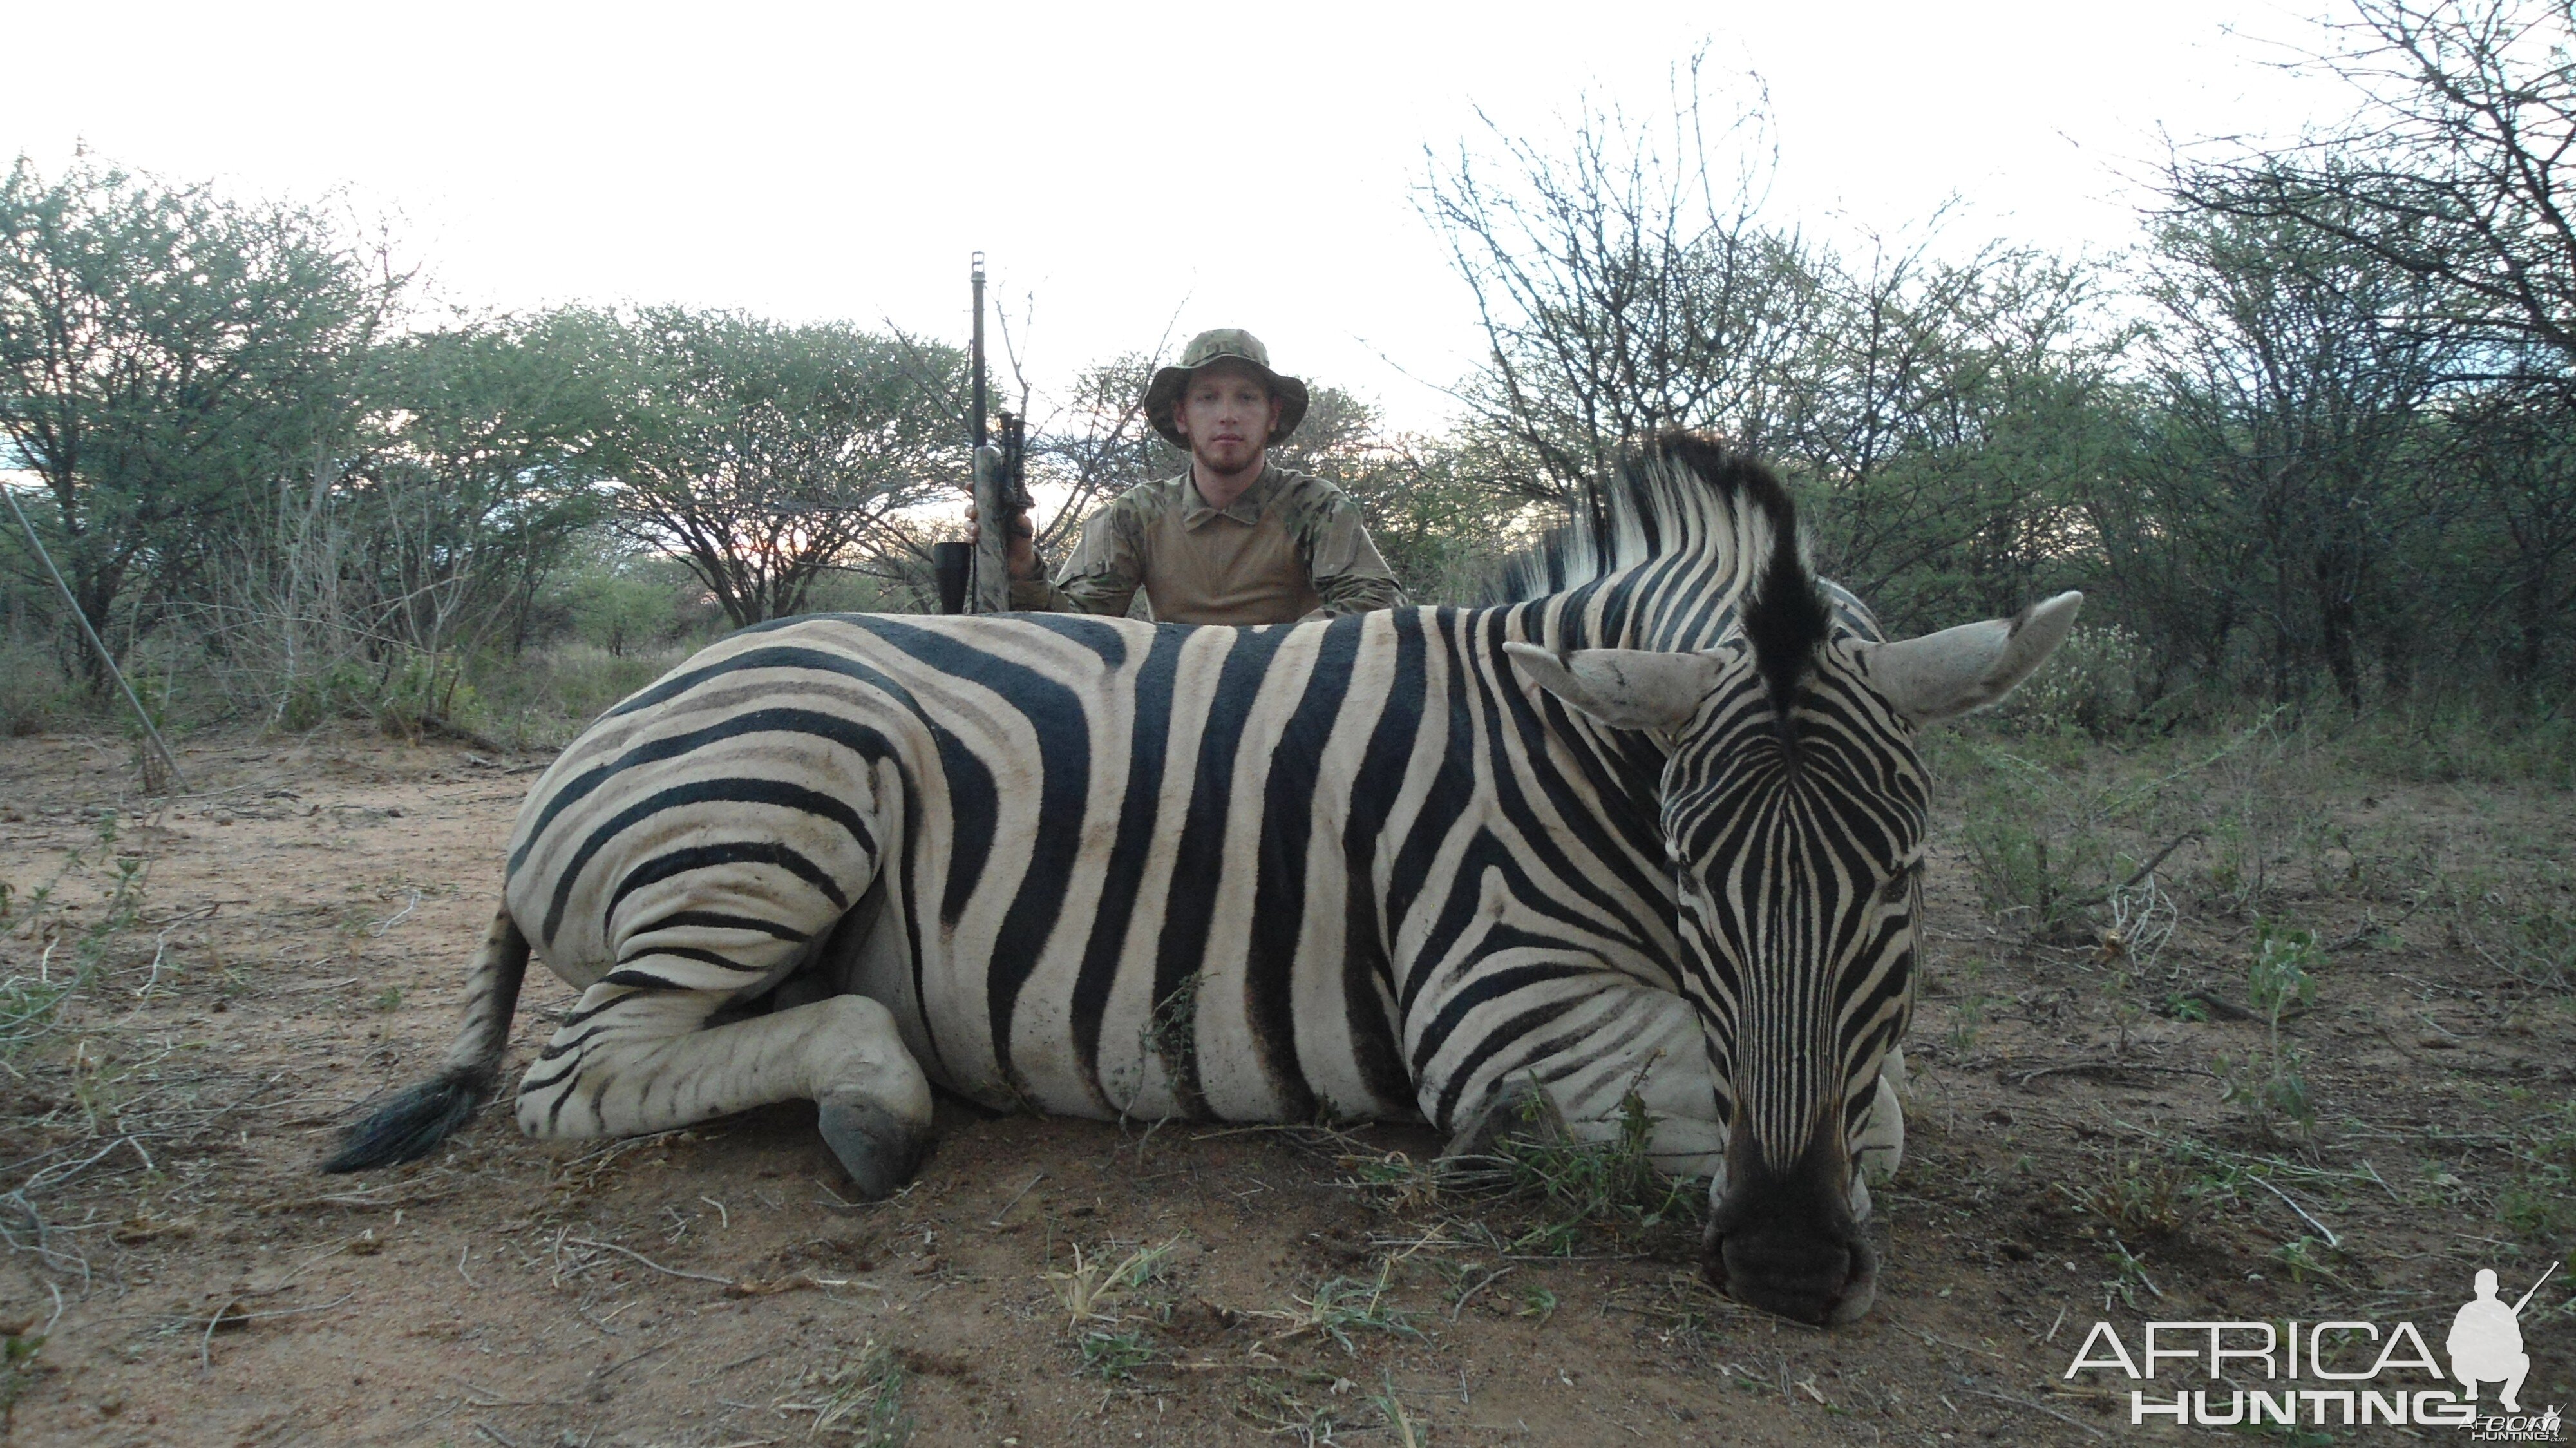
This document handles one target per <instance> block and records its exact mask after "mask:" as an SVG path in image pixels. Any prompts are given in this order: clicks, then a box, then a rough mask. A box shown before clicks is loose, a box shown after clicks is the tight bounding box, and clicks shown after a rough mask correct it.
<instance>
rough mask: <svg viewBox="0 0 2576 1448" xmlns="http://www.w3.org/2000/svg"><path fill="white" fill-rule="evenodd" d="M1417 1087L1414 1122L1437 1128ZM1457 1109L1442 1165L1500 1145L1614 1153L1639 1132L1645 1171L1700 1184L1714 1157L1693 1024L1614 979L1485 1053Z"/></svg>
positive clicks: (1705, 1078) (1685, 1006) (1433, 1103)
mask: <svg viewBox="0 0 2576 1448" xmlns="http://www.w3.org/2000/svg"><path fill="white" fill-rule="evenodd" d="M1426 1084H1427V1089H1426V1090H1425V1091H1424V1093H1423V1097H1424V1100H1423V1108H1424V1114H1425V1115H1426V1116H1431V1117H1432V1118H1433V1119H1434V1120H1437V1119H1438V1116H1437V1107H1438V1100H1439V1092H1440V1083H1439V1082H1438V1081H1437V1080H1431V1081H1428V1082H1427V1083H1426ZM1458 1099H1459V1108H1458V1109H1456V1110H1455V1112H1454V1113H1453V1115H1452V1116H1451V1118H1450V1121H1449V1128H1450V1140H1449V1146H1448V1154H1450V1155H1452V1156H1473V1155H1492V1154H1493V1153H1494V1148H1495V1146H1496V1145H1497V1144H1498V1143H1500V1142H1501V1141H1502V1140H1503V1139H1504V1138H1506V1137H1511V1136H1522V1137H1527V1138H1532V1139H1535V1140H1538V1141H1541V1142H1574V1143H1582V1144H1586V1145H1594V1146H1601V1145H1619V1146H1623V1147H1625V1146H1628V1145H1631V1144H1633V1143H1634V1140H1635V1138H1634V1133H1635V1132H1636V1130H1637V1129H1638V1127H1639V1126H1641V1125H1642V1126H1643V1127H1644V1129H1645V1139H1644V1143H1643V1144H1644V1148H1645V1154H1646V1159H1647V1160H1648V1162H1649V1163H1651V1164H1652V1165H1653V1166H1654V1168H1655V1169H1656V1170H1657V1171H1660V1172H1663V1173H1665V1174H1667V1175H1670V1176H1707V1175H1709V1174H1710V1173H1711V1172H1713V1171H1715V1170H1716V1169H1717V1166H1718V1163H1719V1160H1720V1158H1721V1157H1722V1156H1723V1154H1724V1152H1725V1149H1726V1134H1725V1131H1724V1129H1723V1128H1722V1127H1721V1126H1720V1125H1719V1124H1718V1121H1717V1095H1716V1090H1715V1087H1714V1085H1713V1084H1712V1077H1711V1074H1710V1070H1709V1064H1708V1047H1707V1044H1706V1041H1705V1039H1704V1038H1703V1036H1702V1034H1701V1031H1700V1025H1699V1017H1698V1016H1697V1014H1696V1013H1694V1012H1693V1010H1692V1009H1691V1006H1690V1003H1689V1002H1688V1001H1685V1000H1683V999H1682V998H1681V997H1679V996H1677V995H1674V994H1673V993H1671V992H1670V991H1664V990H1658V989H1655V988H1653V987H1649V986H1641V985H1637V984H1635V983H1633V982H1630V981H1626V980H1617V981H1613V982H1610V983H1606V984H1602V985H1599V986H1597V987H1596V988H1595V989H1594V990H1592V991H1591V992H1589V993H1588V994H1587V996H1586V998H1585V999H1584V1001H1583V1002H1582V1004H1581V1005H1579V1006H1578V1007H1577V1008H1575V1009H1573V1010H1569V1011H1567V1012H1566V1013H1565V1014H1564V1015H1562V1016H1560V1017H1558V1018H1557V1020H1556V1021H1555V1022H1554V1023H1553V1027H1552V1029H1549V1030H1547V1031H1545V1032H1543V1033H1536V1034H1533V1035H1531V1036H1528V1037H1524V1038H1523V1046H1522V1049H1521V1050H1518V1051H1507V1052H1498V1053H1496V1054H1495V1056H1494V1057H1492V1058H1490V1061H1489V1063H1488V1064H1486V1065H1484V1066H1483V1067H1481V1068H1480V1069H1479V1070H1478V1071H1477V1073H1476V1076H1475V1078H1474V1079H1473V1080H1472V1081H1471V1082H1470V1083H1469V1085H1468V1088H1467V1089H1466V1090H1463V1091H1461V1092H1460V1093H1459V1098H1458ZM1471 1103H1472V1104H1471Z"/></svg>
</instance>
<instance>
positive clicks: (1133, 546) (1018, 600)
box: [1011, 500, 1145, 617]
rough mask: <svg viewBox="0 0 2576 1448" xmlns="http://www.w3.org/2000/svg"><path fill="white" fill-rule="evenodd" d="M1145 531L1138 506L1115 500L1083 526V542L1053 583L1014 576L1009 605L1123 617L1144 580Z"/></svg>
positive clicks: (1028, 610) (1025, 608) (1059, 611)
mask: <svg viewBox="0 0 2576 1448" xmlns="http://www.w3.org/2000/svg"><path fill="white" fill-rule="evenodd" d="M1143 543H1144V538H1143V532H1142V530H1141V529H1139V528H1138V527H1137V526H1136V519H1135V517H1134V510H1133V509H1130V508H1122V507H1120V506H1119V505H1118V503H1117V502H1116V501H1114V500H1113V501H1112V502H1111V503H1110V504H1109V506H1107V507H1105V508H1103V509H1101V510H1100V511H1099V512H1097V513H1094V514H1092V515H1091V517H1090V518H1089V519H1088V520H1087V521H1085V522H1084V523H1083V525H1082V541H1081V542H1079V543H1077V544H1075V545H1074V548H1073V556H1072V557H1070V558H1068V559H1066V560H1065V563H1064V568H1063V570H1062V571H1061V572H1059V573H1057V574H1056V576H1055V581H1054V582H1053V583H1049V582H1047V581H1045V580H1044V579H1037V578H1015V579H1013V580H1011V607H1013V608H1015V609H1020V610H1022V611H1025V612H1030V613H1095V614H1108V615H1110V616H1112V617H1124V616H1125V615H1126V613H1127V606H1128V605H1129V604H1130V603H1132V602H1133V601H1134V600H1135V597H1136V590H1137V588H1138V587H1140V586H1142V585H1143V583H1144V581H1145V550H1144V547H1143Z"/></svg>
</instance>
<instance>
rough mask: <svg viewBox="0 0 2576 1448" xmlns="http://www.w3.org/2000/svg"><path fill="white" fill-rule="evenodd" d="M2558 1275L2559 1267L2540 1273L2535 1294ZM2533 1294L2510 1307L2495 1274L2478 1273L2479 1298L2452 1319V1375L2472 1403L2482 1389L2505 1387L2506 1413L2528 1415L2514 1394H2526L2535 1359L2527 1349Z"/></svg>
mask: <svg viewBox="0 0 2576 1448" xmlns="http://www.w3.org/2000/svg"><path fill="white" fill-rule="evenodd" d="M2557 1270H2558V1264H2557V1263H2556V1262H2552V1263H2550V1264H2549V1270H2548V1271H2547V1272H2543V1273H2541V1274H2540V1282H2534V1283H2532V1284H2531V1292H2538V1291H2539V1290H2540V1283H2541V1282H2546V1281H2548V1280H2549V1274H2550V1273H2551V1272H2555V1271H2557ZM2531 1292H2526V1293H2524V1294H2522V1297H2521V1299H2520V1300H2519V1301H2517V1302H2515V1303H2514V1305H2513V1306H2511V1307H2507V1306H2505V1305H2504V1304H2503V1303H2501V1302H2498V1301H2497V1300H2496V1275H2495V1269H2494V1268H2492V1267H2481V1268H2479V1269H2478V1295H2477V1296H2476V1297H2475V1298H2473V1299H2471V1300H2470V1301H2469V1302H2468V1303H2467V1304H2466V1305H2464V1306H2463V1307H2461V1308H2460V1311H2459V1315H2458V1316H2456V1317H2453V1318H2452V1319H2451V1335H2450V1337H2449V1338H2448V1339H2447V1340H2446V1341H2444V1343H2443V1344H2442V1346H2443V1348H2444V1350H2446V1351H2447V1352H2449V1353H2450V1355H2451V1376H2452V1377H2455V1378H2457V1379H2459V1380H2460V1386H2461V1387H2462V1388H2463V1389H2465V1390H2466V1391H2467V1393H2468V1396H2469V1401H2470V1402H2472V1403H2474V1402H2476V1401H2477V1400H2478V1384H2480V1383H2502V1384H2504V1391H2503V1392H2502V1393H2500V1394H2498V1395H2497V1397H2498V1401H2500V1402H2502V1403H2503V1404H2504V1410H2505V1411H2506V1412H2508V1413H2519V1412H2521V1411H2522V1404H2521V1403H2520V1402H2518V1401H2516V1400H2515V1397H2514V1395H2515V1394H2517V1393H2519V1392H2521V1391H2522V1380H2523V1379H2524V1378H2526V1377H2529V1376H2530V1375H2531V1354H2529V1353H2527V1352H2524V1351H2523V1350H2522V1309H2523V1307H2524V1306H2525V1304H2527V1303H2529V1302H2530V1301H2531Z"/></svg>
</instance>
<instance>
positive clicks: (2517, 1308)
mask: <svg viewBox="0 0 2576 1448" xmlns="http://www.w3.org/2000/svg"><path fill="white" fill-rule="evenodd" d="M2557 1270H2558V1259H2557V1258H2555V1257H2553V1258H2551V1259H2549V1272H2543V1273H2541V1274H2540V1277H2539V1279H2538V1281H2535V1282H2533V1283H2532V1284H2531V1292H2526V1293H2524V1294H2522V1301H2521V1302H2517V1303H2515V1304H2514V1305H2513V1315H2514V1316H2516V1317H2520V1316H2522V1309H2523V1307H2524V1306H2525V1305H2526V1304H2528V1303H2529V1302H2530V1301H2531V1293H2532V1292H2538V1291H2539V1290H2540V1284H2541V1283H2542V1282H2546V1281H2548V1280H2549V1273H2550V1272H2555V1271H2557Z"/></svg>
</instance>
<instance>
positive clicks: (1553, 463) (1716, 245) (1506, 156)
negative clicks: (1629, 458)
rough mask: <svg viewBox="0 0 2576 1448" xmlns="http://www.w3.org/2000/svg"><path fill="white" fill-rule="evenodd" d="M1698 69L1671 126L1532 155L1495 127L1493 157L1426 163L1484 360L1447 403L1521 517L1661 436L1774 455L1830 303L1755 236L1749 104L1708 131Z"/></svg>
mask: <svg viewBox="0 0 2576 1448" xmlns="http://www.w3.org/2000/svg"><path fill="white" fill-rule="evenodd" d="M1700 71H1701V63H1700V60H1699V59H1698V58H1696V57H1695V58H1694V59H1693V60H1692V61H1691V62H1690V63H1689V64H1688V66H1687V67H1686V69H1685V70H1684V71H1683V72H1682V73H1680V74H1679V75H1677V76H1676V78H1675V91H1676V103H1675V106H1674V109H1673V113H1672V116H1671V117H1670V120H1669V126H1668V128H1666V127H1658V126H1656V125H1653V124H1649V123H1644V122H1635V121H1631V120H1630V119H1629V118H1627V117H1626V116H1624V115H1623V114H1621V113H1619V112H1617V111H1615V110H1613V111H1609V112H1606V113H1605V112H1601V111H1592V110H1587V111H1586V112H1585V113H1584V114H1583V116H1582V117H1581V118H1580V119H1579V120H1577V121H1576V122H1575V123H1574V124H1573V125H1572V126H1571V127H1570V128H1569V129H1568V131H1567V133H1566V134H1565V135H1564V136H1563V137H1562V138H1561V140H1560V141H1557V142H1554V143H1548V144H1541V143H1536V142H1531V141H1527V140H1523V139H1519V138H1516V137H1512V136H1507V135H1505V134H1504V133H1503V132H1502V130H1501V129H1500V127H1498V126H1496V125H1494V123H1493V122H1492V121H1491V119H1490V118H1488V119H1487V121H1486V125H1487V129H1488V132H1489V133H1490V139H1491V141H1492V143H1493V149H1494V152H1495V154H1494V156H1492V157H1491V158H1487V157H1480V156H1479V155H1477V154H1476V153H1475V152H1474V151H1472V150H1470V149H1468V148H1467V147H1466V146H1464V145H1462V146H1461V147H1460V149H1459V152H1458V154H1457V156H1456V157H1455V158H1454V159H1453V160H1451V161H1449V162H1447V163H1446V164H1445V165H1444V164H1443V163H1441V162H1440V161H1439V160H1438V159H1437V158H1433V161H1432V164H1433V166H1434V167H1435V173H1434V175H1433V176H1432V178H1431V179H1430V180H1429V182H1428V183H1427V184H1426V185H1425V187H1424V189H1423V192H1422V200H1421V206H1422V210H1423V213H1424V217H1425V219H1426V220H1427V221H1429V222H1430V224H1431V225H1432V226H1433V227H1434V228H1435V229H1436V230H1437V231H1439V232H1440V234H1441V236H1442V238H1443V240H1445V241H1446V242H1447V244H1448V246H1449V252H1450V262H1451V266H1452V267H1453V268H1454V269H1455V270H1456V271H1457V273H1458V275H1459V277H1460V278H1461V279H1462V280H1463V281H1464V282H1465V283H1466V284H1467V287H1468V290H1469V292H1470V293H1471V294H1472V295H1473V296H1474V298H1475V302H1476V308H1477V315H1478V319H1479V321H1480V323H1481V325H1482V327H1483V329H1484V334H1485V340H1486V344H1487V356H1486V360H1485V362H1484V364H1483V365H1482V366H1481V367H1480V368H1478V369H1477V371H1476V372H1475V373H1474V374H1473V375H1471V376H1470V377H1469V378H1468V379H1467V380H1466V382H1465V383H1464V384H1463V385H1462V386H1461V387H1460V388H1459V389H1458V390H1457V393H1456V395H1457V397H1458V398H1459V400H1460V401H1461V402H1462V403H1463V404H1465V406H1466V409H1467V415H1468V426H1469V428H1470V429H1471V431H1473V432H1474V433H1475V434H1476V435H1477V437H1478V439H1479V440H1480V442H1481V445H1482V447H1483V450H1484V451H1485V452H1486V453H1487V455H1488V457H1489V460H1490V462H1491V463H1492V464H1494V465H1496V466H1498V467H1499V469H1500V472H1499V475H1498V476H1497V478H1496V481H1497V482H1498V483H1500V484H1503V485H1505V486H1508V487H1510V488H1512V489H1513V490H1514V491H1516V492H1517V493H1519V494H1520V495H1521V496H1522V497H1523V498H1524V499H1525V500H1530V501H1539V502H1549V503H1557V504H1564V503H1567V502H1570V501H1571V500H1572V499H1573V498H1574V497H1576V496H1577V495H1578V494H1579V493H1580V491H1581V485H1582V483H1583V481H1584V480H1585V479H1587V478H1591V477H1596V476H1598V475H1599V474H1600V473H1601V472H1602V470H1603V469H1605V468H1606V467H1608V466H1609V465H1610V464H1611V463H1612V462H1613V461H1614V460H1615V459H1616V458H1617V457H1618V456H1619V452H1620V449H1621V448H1622V447H1624V446H1625V445H1626V444H1627V443H1628V441H1629V440H1630V439H1632V438H1637V437H1642V436H1645V435H1648V434H1650V433H1653V432H1655V431H1657V430H1659V429H1662V428H1667V427H1695V428H1708V429H1715V430H1718V431H1722V432H1724V433H1726V434H1727V435H1729V436H1730V437H1732V438H1734V439H1735V440H1737V441H1738V442H1741V443H1744V444H1746V445H1748V446H1752V447H1757V448H1761V447H1767V446H1770V445H1772V444H1773V443H1774V442H1775V441H1776V438H1775V433H1776V430H1777V429H1776V423H1777V420H1778V419H1779V417H1780V416H1781V414H1782V412H1783V410H1784V407H1783V403H1784V399H1783V398H1782V397H1781V395H1780V392H1781V388H1782V386H1783V383H1784V381H1785V380H1786V379H1787V378H1788V377H1789V376H1790V375H1791V368H1790V366H1789V362H1790V359H1791V358H1792V357H1793V356H1794V355H1795V354H1796V352H1797V351H1798V350H1799V348H1800V347H1801V346H1802V345H1803V344H1804V341H1805V339H1806V338H1807V337H1808V336H1809V335H1810V334H1811V332H1812V330H1813V325H1814V317H1815V314H1816V309H1817V306H1818V304H1819V302H1820V300H1821V298H1820V296H1819V294H1818V292H1817V289H1816V287H1815V286H1814V284H1813V277H1812V276H1811V274H1810V270H1809V267H1808V255H1807V251H1808V249H1807V247H1806V245H1805V243H1804V242H1803V241H1802V240H1801V239H1800V238H1799V237H1798V235H1797V234H1796V233H1795V232H1794V231H1787V230H1782V229H1779V228H1776V227H1772V226H1768V225H1766V224H1764V223H1763V221H1762V220H1761V216H1760V211H1761V202H1762V198H1763V193H1764V190H1765V186H1766V178H1767V175H1768V161H1767V146H1766V143H1765V140H1764V137H1765V134H1766V130H1767V118H1766V116H1765V114H1764V112H1763V110H1762V108H1761V104H1760V100H1759V97H1758V95H1757V97H1756V99H1755V100H1754V101H1753V102H1751V103H1748V104H1746V105H1745V106H1743V107H1740V108H1739V109H1737V110H1736V111H1735V113H1734V114H1733V116H1732V117H1731V118H1729V119H1728V120H1727V121H1726V122H1724V123H1723V124H1720V125H1717V126H1715V127H1714V128H1712V126H1711V125H1710V122H1709V118H1708V116H1707V115H1706V113H1705V112H1704V109H1703V99H1702V87H1701V74H1700ZM1756 84H1757V85H1758V82H1756ZM1712 129H1713V130H1714V134H1712ZM1730 144H1731V145H1732V146H1733V147H1734V148H1735V149H1736V151H1737V153H1738V154H1739V155H1740V156H1742V157H1743V158H1745V164H1743V165H1741V166H1740V167H1739V168H1738V170H1737V172H1736V174H1735V175H1734V176H1733V177H1732V178H1729V179H1723V180H1722V179H1720V178H1719V177H1718V176H1717V175H1715V174H1713V173H1712V171H1711V169H1710V152H1711V149H1712V146H1713V145H1716V146H1726V145H1730Z"/></svg>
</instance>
